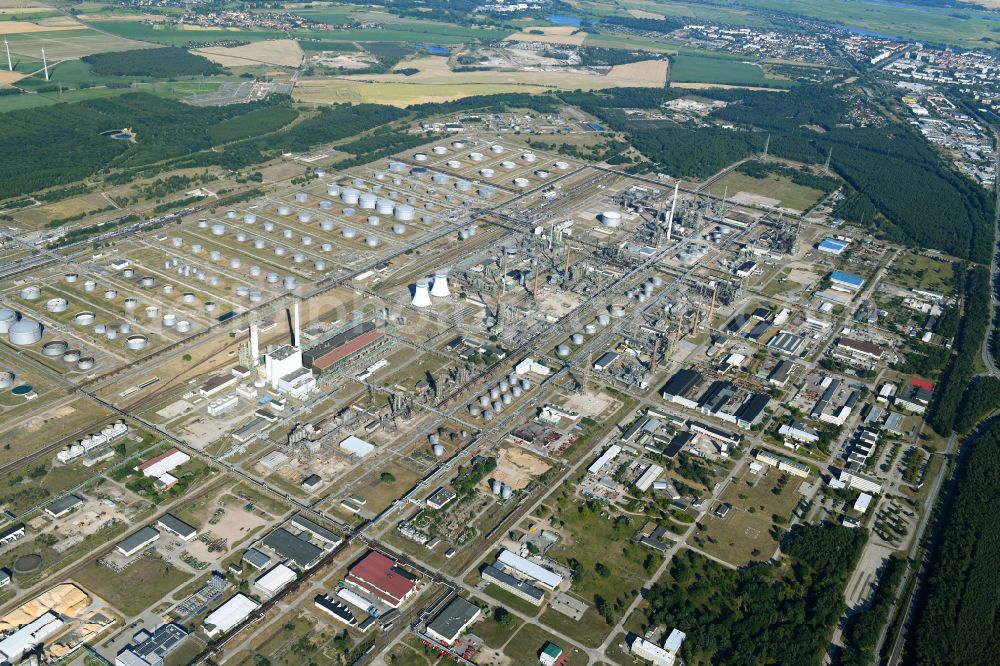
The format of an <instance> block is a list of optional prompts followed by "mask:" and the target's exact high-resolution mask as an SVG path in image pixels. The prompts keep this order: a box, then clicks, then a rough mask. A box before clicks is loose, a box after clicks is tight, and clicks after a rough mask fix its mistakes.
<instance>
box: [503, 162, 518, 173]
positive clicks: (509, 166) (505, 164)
mask: <svg viewBox="0 0 1000 666" xmlns="http://www.w3.org/2000/svg"><path fill="white" fill-rule="evenodd" d="M500 166H501V167H502V168H504V169H507V170H508V171H510V170H511V169H516V168H517V165H516V164H514V163H513V162H511V161H510V160H504V161H503V162H501V163H500Z"/></svg>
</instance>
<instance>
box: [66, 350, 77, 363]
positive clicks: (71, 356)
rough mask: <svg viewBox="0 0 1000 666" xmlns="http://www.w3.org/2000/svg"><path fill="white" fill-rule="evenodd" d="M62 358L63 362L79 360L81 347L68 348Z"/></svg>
mask: <svg viewBox="0 0 1000 666" xmlns="http://www.w3.org/2000/svg"><path fill="white" fill-rule="evenodd" d="M62 360H63V363H76V362H77V361H79V360H80V350H79V349H70V350H67V352H66V353H65V354H63V357H62Z"/></svg>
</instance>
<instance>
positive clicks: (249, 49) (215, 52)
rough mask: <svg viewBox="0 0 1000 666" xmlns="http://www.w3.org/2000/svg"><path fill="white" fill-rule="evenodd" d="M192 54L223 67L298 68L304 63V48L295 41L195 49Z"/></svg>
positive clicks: (284, 40)
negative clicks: (266, 66)
mask: <svg viewBox="0 0 1000 666" xmlns="http://www.w3.org/2000/svg"><path fill="white" fill-rule="evenodd" d="M192 53H197V54H199V55H203V56H205V57H206V58H208V59H209V60H211V61H212V62H215V63H218V64H220V65H222V66H223V67H241V66H247V65H260V64H267V65H280V66H283V67H298V66H299V65H300V64H301V63H302V55H303V54H302V47H301V46H299V43H298V42H297V41H295V40H294V39H275V40H270V41H263V42H254V43H253V44H247V45H245V46H236V47H234V48H225V47H222V46H217V47H212V48H207V49H195V50H193V51H192Z"/></svg>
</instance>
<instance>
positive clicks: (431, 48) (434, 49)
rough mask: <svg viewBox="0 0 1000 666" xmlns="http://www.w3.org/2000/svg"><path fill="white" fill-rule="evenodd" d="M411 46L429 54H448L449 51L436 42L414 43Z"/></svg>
mask: <svg viewBox="0 0 1000 666" xmlns="http://www.w3.org/2000/svg"><path fill="white" fill-rule="evenodd" d="M413 46H414V47H415V48H416V49H418V50H423V51H427V52H428V53H430V54H431V55H448V54H449V53H451V51H449V50H448V49H446V48H445V47H443V46H438V45H437V44H414V45H413Z"/></svg>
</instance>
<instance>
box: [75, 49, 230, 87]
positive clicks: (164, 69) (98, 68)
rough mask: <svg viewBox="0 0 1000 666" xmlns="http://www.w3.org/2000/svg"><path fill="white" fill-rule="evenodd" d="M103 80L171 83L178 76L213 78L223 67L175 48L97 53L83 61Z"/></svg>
mask: <svg viewBox="0 0 1000 666" xmlns="http://www.w3.org/2000/svg"><path fill="white" fill-rule="evenodd" d="M80 59H81V60H83V62H85V63H87V64H88V65H90V69H91V70H92V71H93V72H94V74H99V75H100V76H144V77H145V76H148V77H152V78H156V79H169V78H173V77H177V76H212V75H214V74H221V73H222V71H223V70H222V67H220V66H219V65H217V64H215V63H214V62H212V61H211V60H209V59H208V58H205V57H204V56H200V55H195V54H193V53H189V52H188V51H186V50H185V49H182V48H178V47H176V46H168V47H166V48H158V49H135V50H134V51H118V52H117V53H94V54H93V55H88V56H84V57H83V58H80Z"/></svg>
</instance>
